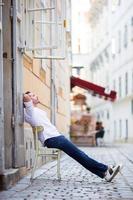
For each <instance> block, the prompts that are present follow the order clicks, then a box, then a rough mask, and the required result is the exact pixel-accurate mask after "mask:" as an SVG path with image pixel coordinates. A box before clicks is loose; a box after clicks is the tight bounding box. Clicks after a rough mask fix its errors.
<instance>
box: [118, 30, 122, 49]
mask: <svg viewBox="0 0 133 200" xmlns="http://www.w3.org/2000/svg"><path fill="white" fill-rule="evenodd" d="M118 53H121V31H119V32H118Z"/></svg>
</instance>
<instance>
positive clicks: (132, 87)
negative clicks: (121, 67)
mask: <svg viewBox="0 0 133 200" xmlns="http://www.w3.org/2000/svg"><path fill="white" fill-rule="evenodd" d="M131 84H132V85H131V89H132V92H133V69H132V80H131Z"/></svg>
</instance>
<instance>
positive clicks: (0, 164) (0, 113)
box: [0, 3, 5, 174]
mask: <svg viewBox="0 0 133 200" xmlns="http://www.w3.org/2000/svg"><path fill="white" fill-rule="evenodd" d="M2 6H3V4H2V3H0V14H1V16H0V19H2ZM1 23H2V21H1ZM0 32H1V33H0V40H1V46H0V51H1V54H0V174H2V173H3V172H4V169H5V156H4V152H5V149H4V110H3V108H4V102H3V97H4V94H3V58H2V52H3V47H2V44H3V40H2V38H3V36H2V30H0Z"/></svg>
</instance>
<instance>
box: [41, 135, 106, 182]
mask: <svg viewBox="0 0 133 200" xmlns="http://www.w3.org/2000/svg"><path fill="white" fill-rule="evenodd" d="M45 146H47V147H48V148H57V149H60V150H62V151H64V152H65V153H66V154H68V155H69V156H70V157H72V158H73V159H75V160H76V161H77V162H79V163H80V164H81V165H82V166H83V167H85V168H86V169H88V170H89V171H91V172H92V173H94V174H96V175H97V176H99V177H101V178H104V176H105V172H106V171H107V169H108V166H107V165H104V164H102V163H99V162H97V161H96V160H93V159H92V158H90V157H89V156H88V155H87V154H85V153H84V152H83V151H81V150H80V149H78V148H77V147H76V146H75V145H74V144H73V143H72V142H71V141H69V140H68V139H67V138H65V137H64V136H63V135H61V136H57V137H52V138H49V139H47V140H46V141H45Z"/></svg>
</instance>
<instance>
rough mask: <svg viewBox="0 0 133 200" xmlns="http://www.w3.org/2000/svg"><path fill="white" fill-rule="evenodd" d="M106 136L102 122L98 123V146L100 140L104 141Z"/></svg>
mask: <svg viewBox="0 0 133 200" xmlns="http://www.w3.org/2000/svg"><path fill="white" fill-rule="evenodd" d="M104 134H105V130H104V127H103V124H102V122H96V134H95V140H96V146H99V139H103V137H104Z"/></svg>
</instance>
